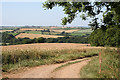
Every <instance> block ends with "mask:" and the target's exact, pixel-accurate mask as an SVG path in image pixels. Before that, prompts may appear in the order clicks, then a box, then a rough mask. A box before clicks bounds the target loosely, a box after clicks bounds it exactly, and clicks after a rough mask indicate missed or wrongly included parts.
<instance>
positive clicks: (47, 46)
mask: <svg viewBox="0 0 120 80" xmlns="http://www.w3.org/2000/svg"><path fill="white" fill-rule="evenodd" d="M98 48H101V47H91V46H90V45H89V44H75V43H35V44H22V45H10V46H2V50H3V51H11V50H29V49H34V50H62V49H80V50H81V49H98Z"/></svg>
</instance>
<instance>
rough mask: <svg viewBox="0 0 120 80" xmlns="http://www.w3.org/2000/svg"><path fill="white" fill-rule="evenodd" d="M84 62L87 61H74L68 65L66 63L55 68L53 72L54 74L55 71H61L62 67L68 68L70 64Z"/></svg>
mask: <svg viewBox="0 0 120 80" xmlns="http://www.w3.org/2000/svg"><path fill="white" fill-rule="evenodd" d="M85 60H88V59H84V60H79V61H74V62H68V63H66V64H63V65H61V66H59V67H57V68H56V69H55V70H54V71H53V72H55V71H57V70H59V69H61V68H63V67H66V66H69V65H71V64H75V63H79V62H81V61H85Z"/></svg>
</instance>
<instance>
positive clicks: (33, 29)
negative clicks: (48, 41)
mask: <svg viewBox="0 0 120 80" xmlns="http://www.w3.org/2000/svg"><path fill="white" fill-rule="evenodd" d="M20 30H21V31H26V30H31V31H35V30H44V29H38V28H21V29H20Z"/></svg>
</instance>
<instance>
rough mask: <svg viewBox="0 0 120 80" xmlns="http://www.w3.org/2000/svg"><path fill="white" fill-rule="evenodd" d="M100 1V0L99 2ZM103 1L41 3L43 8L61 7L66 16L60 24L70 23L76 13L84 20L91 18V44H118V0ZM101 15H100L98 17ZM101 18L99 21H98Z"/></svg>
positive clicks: (119, 32) (119, 21) (119, 6)
mask: <svg viewBox="0 0 120 80" xmlns="http://www.w3.org/2000/svg"><path fill="white" fill-rule="evenodd" d="M100 1H101V2H100ZM109 1H110V0H109ZM111 1H112V2H104V1H103V0H99V2H96V1H94V2H90V1H86V2H72V1H71V2H50V1H46V2H45V3H44V4H43V7H44V8H45V9H52V8H53V7H55V6H61V7H63V11H64V13H65V14H66V15H67V17H64V18H63V19H62V25H66V24H67V23H71V22H72V21H73V20H74V19H75V17H77V16H78V14H81V16H80V17H81V18H82V19H83V20H86V19H87V18H91V19H92V21H91V22H90V23H89V24H88V25H89V26H91V28H92V29H93V30H94V31H93V32H92V34H91V35H90V37H89V42H90V44H91V45H95V46H105V45H109V46H120V10H119V9H120V1H118V2H113V1H114V0H111ZM99 15H102V17H98V16H99ZM100 20H101V21H100Z"/></svg>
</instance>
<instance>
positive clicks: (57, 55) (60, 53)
mask: <svg viewBox="0 0 120 80" xmlns="http://www.w3.org/2000/svg"><path fill="white" fill-rule="evenodd" d="M98 52H99V51H98V50H90V49H89V50H85V49H81V50H80V49H64V50H46V51H42V50H35V49H29V50H25V49H23V50H20V49H18V50H11V51H2V64H3V66H2V71H3V72H9V71H12V70H16V69H18V68H21V67H33V66H38V65H44V64H55V63H62V62H66V61H69V60H74V59H80V58H84V57H91V56H95V55H97V54H98Z"/></svg>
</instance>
